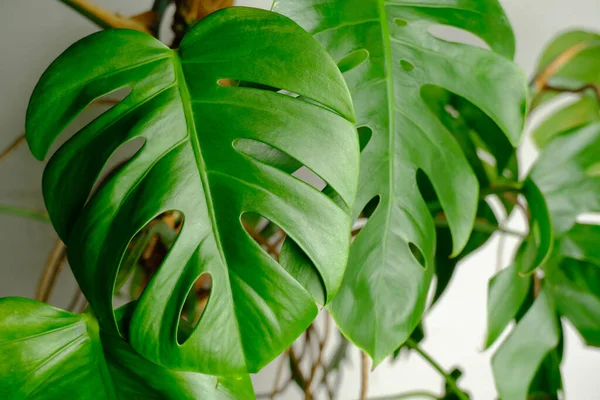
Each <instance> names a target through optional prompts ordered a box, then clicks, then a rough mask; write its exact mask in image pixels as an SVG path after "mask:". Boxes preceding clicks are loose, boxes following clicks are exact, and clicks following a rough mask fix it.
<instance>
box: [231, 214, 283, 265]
mask: <svg viewBox="0 0 600 400" xmlns="http://www.w3.org/2000/svg"><path fill="white" fill-rule="evenodd" d="M240 220H241V222H242V227H243V228H244V230H245V231H246V232H247V233H248V235H249V236H250V237H251V238H252V239H253V240H254V241H255V242H256V243H257V244H258V245H260V247H262V249H263V250H264V251H265V252H266V253H267V254H269V256H271V257H272V258H274V259H275V260H277V259H278V257H279V251H280V250H281V246H282V244H283V241H284V240H285V238H286V236H287V235H286V234H285V232H284V231H283V230H282V229H281V228H280V227H279V226H277V224H275V223H273V222H272V221H270V220H268V219H267V218H265V217H263V216H262V215H260V214H258V213H255V212H245V213H243V214H242V216H241V217H240Z"/></svg>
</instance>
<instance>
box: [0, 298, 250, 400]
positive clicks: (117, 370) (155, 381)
mask: <svg viewBox="0 0 600 400" xmlns="http://www.w3.org/2000/svg"><path fill="white" fill-rule="evenodd" d="M125 311H126V309H122V310H119V312H118V314H119V317H118V318H119V319H120V320H124V319H125V318H126V316H127V314H126V313H125ZM0 375H1V376H2V379H1V380H0V396H1V397H2V398H3V399H12V400H21V399H44V400H59V399H65V398H69V399H86V400H94V399H97V400H121V399H122V400H126V399H155V400H165V399H173V400H175V399H177V400H181V399H215V400H217V399H218V400H225V399H230V400H248V399H253V398H254V394H253V390H252V384H251V382H250V379H249V377H248V376H247V375H246V376H245V377H243V378H234V377H231V378H217V377H214V376H208V375H201V374H197V373H193V372H178V371H172V370H168V369H165V368H163V367H160V366H158V365H156V364H154V363H152V362H150V361H148V360H146V359H144V358H143V357H141V356H140V355H139V354H137V353H136V352H135V350H134V349H133V348H132V347H131V346H130V345H129V344H128V343H127V342H126V341H125V340H123V339H122V338H121V337H118V336H116V335H114V334H111V333H108V334H105V333H100V331H99V327H98V322H97V321H96V319H95V318H94V316H93V315H91V314H89V313H86V314H83V315H78V314H72V313H69V312H66V311H63V310H59V309H56V308H54V307H52V306H49V305H47V304H43V303H39V302H37V301H34V300H30V299H23V298H14V297H8V298H3V299H1V300H0Z"/></svg>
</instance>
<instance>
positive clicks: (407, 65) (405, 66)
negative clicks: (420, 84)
mask: <svg viewBox="0 0 600 400" xmlns="http://www.w3.org/2000/svg"><path fill="white" fill-rule="evenodd" d="M400 66H401V67H402V69H403V70H405V71H406V72H411V71H412V70H414V69H415V66H414V65H413V64H412V63H411V62H410V61H406V60H400Z"/></svg>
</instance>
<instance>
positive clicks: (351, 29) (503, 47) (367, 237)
mask: <svg viewBox="0 0 600 400" xmlns="http://www.w3.org/2000/svg"><path fill="white" fill-rule="evenodd" d="M405 3H406V2H404V1H389V2H385V4H384V3H382V2H381V1H375V0H373V1H362V0H360V1H358V0H357V1H345V0H340V1H332V2H328V3H326V4H323V3H322V2H320V1H287V0H278V1H276V2H275V5H274V10H275V11H278V12H281V13H283V14H286V15H288V16H290V17H291V18H293V19H294V20H296V21H297V22H298V23H299V24H300V25H302V26H303V27H304V28H305V29H307V30H308V31H309V32H310V33H312V34H313V35H314V36H315V38H316V39H317V40H319V41H320V42H321V43H322V44H323V46H324V47H325V48H326V49H327V50H328V51H329V53H330V54H331V55H332V56H333V57H334V59H336V60H338V63H339V65H340V68H341V69H342V71H344V72H345V78H346V81H347V82H348V85H349V88H350V91H351V92H352V95H353V100H354V103H355V107H356V110H357V126H358V129H359V132H361V130H362V132H363V134H364V135H367V134H368V135H369V137H370V140H369V141H368V143H367V144H366V145H364V149H363V151H362V157H361V178H360V179H361V180H360V186H359V194H358V198H357V202H356V205H355V207H354V210H353V216H354V217H355V218H358V217H359V215H360V214H361V213H362V212H363V210H364V209H365V207H366V206H367V205H368V204H369V203H370V202H371V203H372V202H373V201H376V202H377V206H376V208H375V209H374V210H369V214H370V215H369V221H368V222H367V224H366V225H365V227H364V228H363V229H362V231H361V232H360V234H359V235H358V236H357V237H356V240H355V241H354V243H353V245H352V248H351V252H350V260H349V263H348V273H347V274H346V276H345V281H344V283H343V285H342V288H341V290H340V293H339V294H338V296H337V297H336V299H335V300H334V301H333V302H332V304H331V305H330V306H329V310H330V312H331V314H332V315H333V317H334V319H335V320H336V322H337V323H338V326H339V327H340V329H341V330H342V332H344V333H345V334H346V335H347V336H348V337H349V338H350V339H351V340H352V341H353V342H354V343H355V344H357V345H358V346H359V347H360V348H362V349H363V350H365V351H366V352H367V353H368V354H369V355H370V356H371V357H372V358H373V360H374V362H375V364H379V363H380V362H381V361H382V360H383V359H384V358H385V357H387V356H388V355H389V354H390V353H391V352H393V351H394V350H395V349H396V348H397V347H398V346H399V345H401V344H402V343H404V342H405V341H406V339H407V338H408V337H409V336H410V334H411V332H412V331H413V330H414V328H415V327H416V326H417V324H418V323H419V321H420V318H421V315H422V313H423V310H424V307H425V303H426V299H427V293H428V290H429V286H430V283H431V279H432V277H433V273H434V272H433V271H434V258H435V242H433V241H432V238H433V237H435V226H434V219H433V218H432V215H431V208H432V207H428V204H427V203H426V200H425V199H424V198H423V197H422V196H421V193H420V191H419V187H418V185H417V174H418V172H422V173H424V175H426V176H427V178H428V179H429V181H430V182H431V186H432V187H433V189H434V193H435V195H436V196H437V202H438V206H437V208H438V210H439V211H440V212H442V213H443V215H444V218H445V219H446V220H447V221H448V226H449V228H450V231H451V232H452V243H453V245H452V252H451V254H452V256H457V255H458V254H460V253H461V251H462V250H463V249H464V247H465V245H466V243H467V241H468V239H469V235H470V233H471V231H472V227H473V223H474V220H475V216H476V213H477V208H478V204H479V201H478V198H479V189H480V188H479V183H478V180H477V177H476V175H475V174H474V173H473V169H472V168H471V167H470V165H469V162H468V160H467V158H466V157H465V155H464V153H463V151H462V150H461V146H460V143H459V141H458V140H456V138H454V137H453V136H452V134H451V132H450V131H449V129H448V128H447V127H446V126H445V125H444V123H443V121H441V118H440V116H439V115H436V111H438V110H435V109H434V107H435V102H436V101H437V100H438V99H437V98H436V97H437V96H444V94H445V93H444V92H446V91H448V92H451V93H453V94H455V95H457V96H460V97H462V98H464V99H466V100H468V101H469V102H470V103H472V104H473V105H475V106H477V108H479V109H480V110H481V111H483V112H484V113H485V114H486V115H487V116H488V117H489V118H490V119H491V120H492V121H494V122H495V124H496V125H497V126H498V127H499V128H500V130H501V131H502V132H503V133H504V134H505V136H506V138H507V140H508V141H509V142H510V143H512V144H513V145H517V144H518V143H519V138H520V135H521V131H522V128H523V122H524V111H525V107H526V101H527V100H526V99H527V89H526V83H525V80H524V77H523V75H522V73H521V71H520V70H519V69H518V68H517V67H516V66H515V65H514V64H512V63H511V62H510V61H509V59H510V58H512V56H513V53H514V37H513V34H512V31H511V28H510V25H509V24H508V21H507V19H506V16H505V15H504V13H503V11H502V9H501V7H500V5H499V4H498V3H497V2H496V1H485V2H471V3H469V5H461V6H458V5H455V4H454V3H455V2H451V1H448V2H442V3H448V4H447V5H446V7H444V8H440V6H436V7H432V6H431V5H429V4H428V2H422V4H419V2H417V3H413V2H411V3H410V4H405ZM440 24H442V25H449V26H454V27H456V28H461V29H464V30H467V31H470V32H471V33H473V34H475V35H478V36H480V37H481V39H483V40H484V41H485V42H486V43H488V45H489V46H490V47H491V48H492V50H493V51H487V50H483V49H480V48H475V47H471V46H466V45H463V44H458V43H449V42H447V41H444V40H443V39H440V38H438V37H436V36H434V35H432V34H431V33H430V32H429V31H428V29H429V28H430V27H432V26H434V25H440ZM475 66H477V67H475ZM500 77H501V79H498V78H500ZM439 92H441V93H439ZM442 101H443V100H442ZM432 103H433V104H432ZM499 103H500V104H510V105H511V106H509V107H505V108H499V107H497V106H496V105H497V104H499ZM432 109H433V110H432ZM441 111H442V112H445V111H444V108H443V107H442V109H441ZM508 147H509V148H510V147H511V146H508ZM448 171H452V174H448ZM457 187H460V188H461V189H460V190H456V188H457ZM438 210H435V211H438ZM415 253H416V254H415ZM391 301H393V302H395V303H397V304H398V307H394V308H393V309H392V308H390V307H389V304H390V302H391ZM372 326H377V327H378V328H379V329H372V328H371V327H372Z"/></svg>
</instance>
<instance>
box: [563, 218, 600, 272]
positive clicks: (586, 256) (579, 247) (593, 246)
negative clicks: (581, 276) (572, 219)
mask: <svg viewBox="0 0 600 400" xmlns="http://www.w3.org/2000/svg"><path fill="white" fill-rule="evenodd" d="M599 244H600V226H599V225H588V224H575V226H574V227H573V228H571V230H570V231H569V232H567V234H566V235H564V236H563V237H561V238H560V240H559V241H558V253H559V254H560V255H561V256H563V257H568V258H574V259H576V260H581V261H589V262H591V263H593V264H596V265H599V266H600V245H599Z"/></svg>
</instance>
